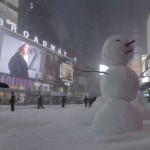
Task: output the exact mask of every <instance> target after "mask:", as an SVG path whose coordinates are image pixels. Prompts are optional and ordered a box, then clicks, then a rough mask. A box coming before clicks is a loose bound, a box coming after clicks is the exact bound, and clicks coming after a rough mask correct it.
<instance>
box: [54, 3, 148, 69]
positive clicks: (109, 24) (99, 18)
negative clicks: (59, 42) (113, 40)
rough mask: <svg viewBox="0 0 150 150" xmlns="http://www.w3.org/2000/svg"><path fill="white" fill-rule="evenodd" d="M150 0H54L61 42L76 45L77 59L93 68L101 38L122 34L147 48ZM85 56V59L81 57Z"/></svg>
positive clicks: (140, 46) (144, 48)
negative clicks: (63, 35)
mask: <svg viewBox="0 0 150 150" xmlns="http://www.w3.org/2000/svg"><path fill="white" fill-rule="evenodd" d="M149 6H150V0H64V1H63V2H62V0H54V1H53V8H54V11H55V13H56V14H57V15H58V16H59V18H60V19H61V20H62V22H63V26H64V28H65V33H66V35H67V36H66V38H64V39H63V42H64V44H66V45H68V46H70V47H73V48H74V49H76V50H77V51H78V53H79V55H80V56H81V58H82V59H80V60H79V61H80V62H81V63H82V64H84V63H85V64H86V62H87V60H88V65H89V66H90V67H93V68H95V67H96V68H97V67H98V65H99V63H100V61H101V60H100V52H101V49H102V46H103V43H104V41H105V40H106V39H107V38H108V37H109V36H111V35H114V34H121V35H125V36H126V37H127V38H129V39H133V38H134V39H136V45H137V46H138V47H139V49H141V51H142V52H143V53H145V52H146V23H147V19H148V16H149V13H150V7H149ZM84 59H86V60H84Z"/></svg>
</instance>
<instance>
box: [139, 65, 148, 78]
mask: <svg viewBox="0 0 150 150" xmlns="http://www.w3.org/2000/svg"><path fill="white" fill-rule="evenodd" d="M149 68H150V67H148V68H146V69H145V70H144V71H143V72H142V73H141V75H140V76H139V78H140V77H141V78H142V77H147V76H143V74H144V73H145V72H146V71H147V70H148V69H149Z"/></svg>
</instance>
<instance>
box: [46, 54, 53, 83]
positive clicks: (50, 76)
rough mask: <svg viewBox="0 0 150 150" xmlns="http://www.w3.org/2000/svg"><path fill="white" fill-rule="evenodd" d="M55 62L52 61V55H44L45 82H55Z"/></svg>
mask: <svg viewBox="0 0 150 150" xmlns="http://www.w3.org/2000/svg"><path fill="white" fill-rule="evenodd" d="M55 64H56V61H55V59H54V56H53V54H50V53H48V54H47V55H46V62H45V74H44V75H45V80H46V81H55V79H56V67H55Z"/></svg>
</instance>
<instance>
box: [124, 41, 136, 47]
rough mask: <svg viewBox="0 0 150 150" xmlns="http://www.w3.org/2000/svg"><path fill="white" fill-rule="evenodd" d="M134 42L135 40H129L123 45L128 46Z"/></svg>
mask: <svg viewBox="0 0 150 150" xmlns="http://www.w3.org/2000/svg"><path fill="white" fill-rule="evenodd" d="M134 42H135V40H133V41H131V42H129V43H126V45H125V46H129V45H130V44H132V43H134Z"/></svg>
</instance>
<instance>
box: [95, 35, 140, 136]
mask: <svg viewBox="0 0 150 150" xmlns="http://www.w3.org/2000/svg"><path fill="white" fill-rule="evenodd" d="M133 43H134V41H128V40H127V39H126V38H125V37H123V36H120V35H114V36H112V37H110V38H108V39H107V40H106V42H105V43H104V46H103V49H102V53H101V57H102V61H103V63H104V64H105V65H107V66H108V67H109V69H108V70H107V71H106V72H107V74H105V75H104V76H103V77H102V79H101V92H102V96H103V97H104V99H105V100H106V102H105V104H103V106H102V108H101V109H100V110H99V111H98V112H97V113H96V114H95V116H94V120H93V127H94V130H95V132H96V133H97V134H102V135H114V134H121V133H125V132H129V131H136V130H139V129H141V128H142V121H143V120H142V115H141V113H140V112H139V111H138V109H137V108H136V107H134V106H133V105H132V104H131V103H130V102H131V101H133V100H134V99H135V98H136V96H137V93H138V90H139V79H138V76H137V75H136V73H135V72H134V71H133V70H132V69H130V68H129V67H128V66H127V64H128V62H129V61H130V60H131V59H132V58H133V55H134V47H133Z"/></svg>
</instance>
